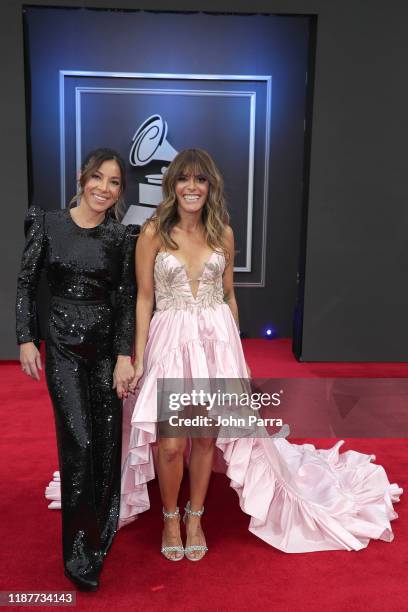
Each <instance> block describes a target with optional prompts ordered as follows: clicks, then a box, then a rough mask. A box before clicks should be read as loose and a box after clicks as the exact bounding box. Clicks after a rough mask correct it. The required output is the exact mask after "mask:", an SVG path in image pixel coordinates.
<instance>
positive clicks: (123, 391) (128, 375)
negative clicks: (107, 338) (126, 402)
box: [112, 355, 135, 399]
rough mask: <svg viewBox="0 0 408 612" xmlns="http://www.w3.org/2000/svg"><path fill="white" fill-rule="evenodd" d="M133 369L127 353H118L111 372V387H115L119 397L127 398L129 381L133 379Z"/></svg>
mask: <svg viewBox="0 0 408 612" xmlns="http://www.w3.org/2000/svg"><path fill="white" fill-rule="evenodd" d="M134 375H135V371H134V369H133V365H132V361H131V359H130V357H128V356H127V355H118V358H117V360H116V366H115V370H114V372H113V385H112V388H113V389H116V394H117V396H118V398H119V399H125V398H127V396H128V394H129V383H130V382H131V381H132V380H133V377H134Z"/></svg>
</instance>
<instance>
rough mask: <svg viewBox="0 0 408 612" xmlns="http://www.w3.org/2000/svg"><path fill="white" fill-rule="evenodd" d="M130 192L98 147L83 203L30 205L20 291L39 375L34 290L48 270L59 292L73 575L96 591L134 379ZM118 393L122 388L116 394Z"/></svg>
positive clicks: (52, 361)
mask: <svg viewBox="0 0 408 612" xmlns="http://www.w3.org/2000/svg"><path fill="white" fill-rule="evenodd" d="M124 186H125V174H124V164H123V161H122V160H121V158H120V157H119V156H118V155H117V154H116V153H115V152H114V151H112V150H110V149H98V150H96V151H93V152H92V153H91V154H90V155H89V156H88V158H87V159H86V160H85V162H84V165H83V168H82V173H81V176H80V187H81V189H80V193H79V195H78V198H79V206H77V207H76V208H72V209H64V210H58V211H51V212H44V211H43V210H42V209H40V208H36V207H32V208H30V210H29V212H28V215H27V218H26V224H25V229H26V244H25V248H24V253H23V258H22V265H21V270H20V274H19V276H18V287H17V341H18V343H19V344H20V345H21V346H20V356H21V364H22V368H23V371H25V372H26V373H27V374H28V375H30V376H32V377H33V378H36V379H39V369H41V360H40V354H39V352H38V350H37V348H36V346H35V344H36V343H37V344H38V340H39V338H38V333H37V331H36V329H37V325H36V318H37V317H36V303H35V297H36V289H37V284H38V280H39V276H40V272H41V269H42V268H43V267H45V269H46V271H47V279H48V284H49V287H50V292H51V309H50V316H49V322H48V332H47V336H46V379H47V385H48V389H49V393H50V396H51V399H52V403H53V406H54V414H55V422H56V431H57V442H58V454H59V464H60V473H61V497H62V540H63V558H64V565H65V573H66V575H67V576H68V577H69V578H70V579H71V580H72V581H73V582H74V583H75V584H76V585H77V586H78V587H79V588H81V589H84V590H96V589H97V588H98V580H99V573H100V570H101V568H102V562H103V557H104V555H105V554H106V552H107V550H108V548H109V547H110V545H111V543H112V540H113V537H114V535H115V532H116V528H117V520H118V513H119V499H120V460H121V419H122V410H121V398H122V397H126V395H127V392H128V390H127V387H128V384H129V382H130V380H131V379H132V377H133V366H132V363H131V355H132V346H133V339H134V317H135V282H134V278H135V277H134V250H135V235H136V226H127V227H125V226H123V225H121V224H120V223H119V222H118V221H116V220H115V219H114V218H113V216H112V215H111V214H110V212H111V210H110V209H112V207H113V206H114V205H115V204H116V203H117V201H118V199H120V196H121V194H122V192H123V189H124ZM115 389H116V390H115Z"/></svg>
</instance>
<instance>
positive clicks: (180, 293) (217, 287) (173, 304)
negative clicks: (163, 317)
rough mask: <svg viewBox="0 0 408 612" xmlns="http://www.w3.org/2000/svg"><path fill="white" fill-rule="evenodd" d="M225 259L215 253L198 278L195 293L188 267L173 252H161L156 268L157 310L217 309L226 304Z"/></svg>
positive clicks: (208, 259)
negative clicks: (223, 280)
mask: <svg viewBox="0 0 408 612" xmlns="http://www.w3.org/2000/svg"><path fill="white" fill-rule="evenodd" d="M224 268H225V258H224V255H223V254H222V253H219V252H216V251H212V252H211V255H210V256H209V257H208V258H207V260H206V261H205V262H204V264H203V266H202V270H201V273H200V275H199V277H198V278H197V279H193V280H196V281H198V286H197V291H196V292H195V293H193V290H192V287H191V281H192V279H190V278H189V275H188V272H187V266H186V264H185V263H183V262H181V261H180V260H179V259H178V257H176V256H175V255H174V254H173V253H170V252H169V251H159V252H158V253H157V255H156V259H155V265H154V285H155V297H156V307H157V310H167V309H168V308H176V309H177V310H178V309H184V308H189V307H191V306H201V307H207V306H213V305H214V304H216V303H218V304H220V303H223V302H224V295H223V289H222V275H223V272H224Z"/></svg>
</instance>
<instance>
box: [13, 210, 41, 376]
mask: <svg viewBox="0 0 408 612" xmlns="http://www.w3.org/2000/svg"><path fill="white" fill-rule="evenodd" d="M24 230H25V236H26V241H25V245H24V251H23V256H22V259H21V267H20V272H19V274H18V277H17V297H16V332H17V343H18V344H19V345H20V362H21V367H22V370H23V372H25V374H27V375H28V376H31V378H34V379H35V380H40V370H41V369H42V367H41V357H40V352H39V350H38V348H37V346H36V344H37V345H38V344H39V341H40V338H39V331H38V325H37V305H36V293H37V285H38V281H39V278H40V274H41V270H42V267H43V265H44V255H45V238H44V211H43V210H41V208H39V207H36V206H32V207H31V208H30V209H29V211H28V213H27V216H26V219H25V222H24Z"/></svg>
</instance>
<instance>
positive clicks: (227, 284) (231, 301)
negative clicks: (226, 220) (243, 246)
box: [223, 226, 239, 331]
mask: <svg viewBox="0 0 408 612" xmlns="http://www.w3.org/2000/svg"><path fill="white" fill-rule="evenodd" d="M224 240H225V246H226V247H227V251H228V256H229V257H228V262H227V265H226V267H225V270H224V276H223V289H224V299H225V301H226V302H227V304H228V306H229V307H230V310H231V312H232V316H233V317H234V321H235V323H236V325H237V328H238V331H239V318H238V305H237V300H236V299H235V292H234V257H235V244H234V233H233V231H232V229H231V228H230V227H229V226H227V228H226V230H225V235H224Z"/></svg>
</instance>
